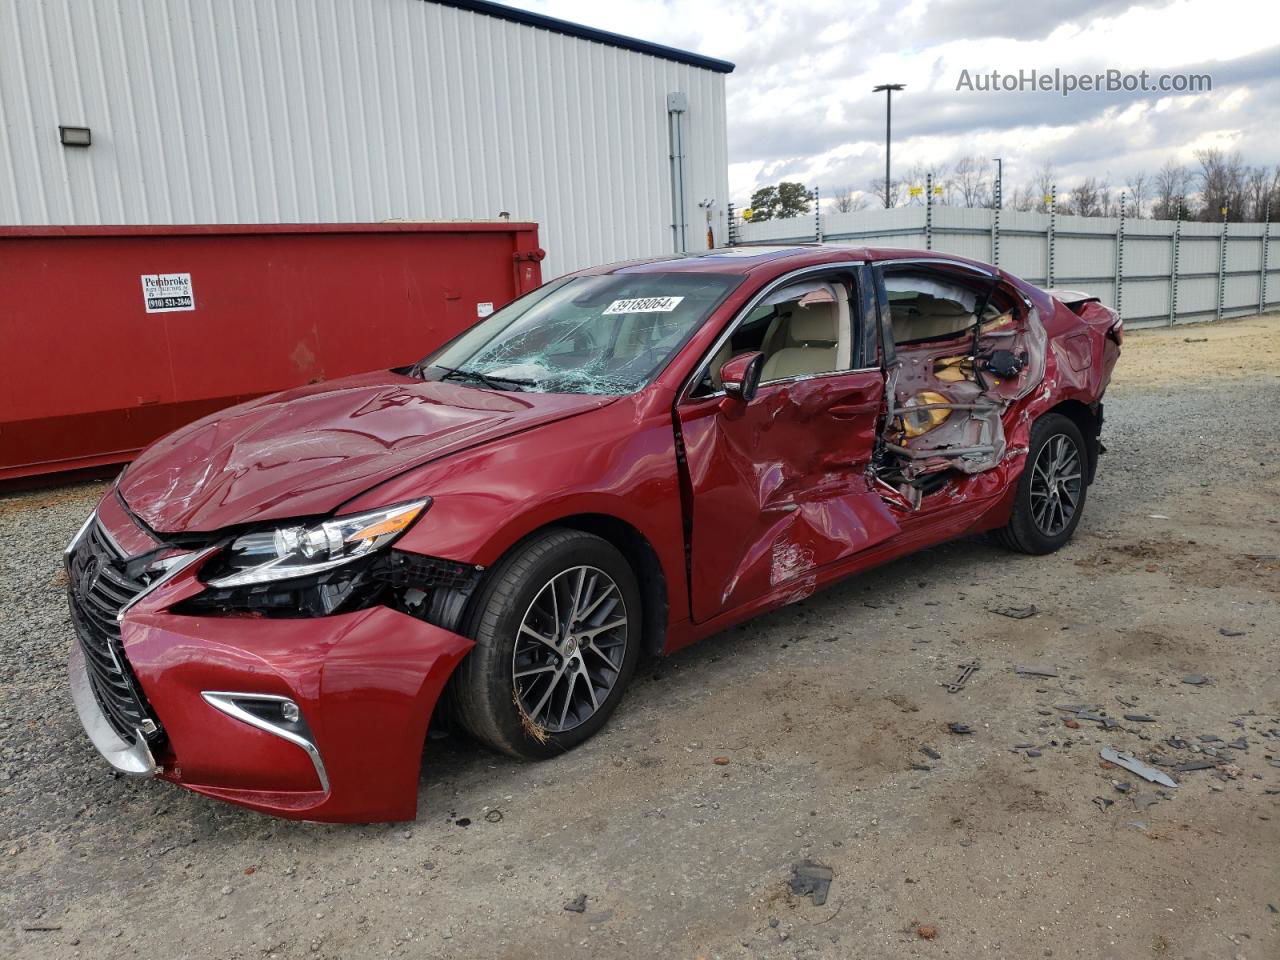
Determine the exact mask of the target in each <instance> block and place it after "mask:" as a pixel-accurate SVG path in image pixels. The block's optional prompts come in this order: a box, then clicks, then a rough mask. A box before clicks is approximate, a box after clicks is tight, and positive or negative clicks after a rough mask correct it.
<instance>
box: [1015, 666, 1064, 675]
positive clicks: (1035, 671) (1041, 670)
mask: <svg viewBox="0 0 1280 960" xmlns="http://www.w3.org/2000/svg"><path fill="white" fill-rule="evenodd" d="M1013 672H1014V673H1018V674H1021V675H1022V676H1024V677H1056V676H1057V675H1058V668H1057V667H1014V668H1013Z"/></svg>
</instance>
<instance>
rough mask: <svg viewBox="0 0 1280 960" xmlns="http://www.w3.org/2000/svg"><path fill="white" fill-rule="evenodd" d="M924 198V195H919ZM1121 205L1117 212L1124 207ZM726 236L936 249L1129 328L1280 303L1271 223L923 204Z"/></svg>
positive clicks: (743, 228) (736, 224) (816, 217)
mask: <svg viewBox="0 0 1280 960" xmlns="http://www.w3.org/2000/svg"><path fill="white" fill-rule="evenodd" d="M926 196H927V197H930V198H931V197H932V190H929V191H928V193H927V194H926ZM1122 209H1123V208H1122ZM729 213H730V218H729V222H730V230H729V242H730V244H735V243H770V242H774V243H776V242H784V241H789V242H795V241H805V242H813V241H815V240H817V241H823V242H826V243H841V244H849V245H851V246H879V247H909V248H913V249H924V250H937V251H940V252H943V253H954V254H959V255H961V256H966V257H971V258H973V259H975V260H982V261H985V262H987V263H994V264H996V265H997V266H1000V267H1003V268H1004V269H1005V270H1008V271H1009V272H1010V273H1012V274H1015V275H1016V276H1019V277H1022V278H1023V279H1024V280H1027V281H1029V282H1031V283H1034V284H1037V285H1040V286H1043V287H1060V288H1064V289H1069V290H1083V291H1085V292H1087V293H1090V294H1092V295H1094V296H1096V297H1099V298H1100V299H1101V300H1102V301H1103V302H1104V303H1106V304H1109V305H1110V306H1112V307H1114V308H1115V309H1116V310H1118V311H1119V312H1120V314H1121V315H1122V316H1123V317H1124V319H1125V323H1126V324H1128V325H1129V326H1131V327H1144V326H1159V325H1172V324H1174V323H1187V322H1191V321H1199V320H1215V319H1222V318H1223V317H1232V316H1242V315H1245V314H1252V313H1261V312H1263V311H1264V310H1268V309H1272V308H1275V307H1280V263H1278V262H1277V257H1276V253H1277V250H1276V248H1275V247H1274V243H1275V241H1276V240H1277V238H1275V237H1273V236H1272V231H1271V223H1270V221H1269V220H1268V221H1267V222H1266V223H1202V222H1198V221H1191V220H1138V219H1134V218H1132V217H1129V218H1126V217H1125V216H1123V214H1122V215H1121V216H1119V217H1075V216H1062V215H1059V214H1057V213H1056V212H1054V210H1053V205H1052V204H1050V212H1049V213H1025V212H1022V211H1018V210H1009V209H994V210H993V209H972V208H967V207H946V206H941V205H936V204H933V203H928V202H926V203H924V204H922V205H919V206H912V207H895V208H893V209H890V210H859V211H856V212H854V213H824V214H818V213H817V212H816V211H815V213H811V214H809V215H807V216H803V217H796V218H793V219H788V220H765V221H763V222H759V223H750V222H744V221H743V220H742V219H741V217H740V216H739V215H738V214H737V212H736V211H734V210H733V209H732V208H730V211H729Z"/></svg>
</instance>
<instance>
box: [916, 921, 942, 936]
mask: <svg viewBox="0 0 1280 960" xmlns="http://www.w3.org/2000/svg"><path fill="white" fill-rule="evenodd" d="M916 936H917V937H919V938H920V939H921V940H933V939H936V938H937V936H938V928H937V927H935V926H934V925H933V924H932V923H922V924H919V925H918V926H917V927H916Z"/></svg>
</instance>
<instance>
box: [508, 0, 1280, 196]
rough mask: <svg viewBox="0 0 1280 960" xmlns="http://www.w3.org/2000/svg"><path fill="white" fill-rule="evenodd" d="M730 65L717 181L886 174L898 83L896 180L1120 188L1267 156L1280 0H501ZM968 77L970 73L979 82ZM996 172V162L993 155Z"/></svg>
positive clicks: (864, 178)
mask: <svg viewBox="0 0 1280 960" xmlns="http://www.w3.org/2000/svg"><path fill="white" fill-rule="evenodd" d="M505 2H506V3H508V5H510V6H516V7H523V8H525V9H528V10H534V11H537V12H539V13H544V14H547V15H550V16H554V17H560V18H563V19H566V20H572V21H575V22H577V23H583V24H587V25H590V26H594V27H599V28H602V29H606V30H612V31H614V32H616V33H621V34H626V35H629V36H633V37H639V38H641V39H645V40H651V41H655V42H657V43H664V44H667V45H669V46H673V47H679V48H681V49H686V50H692V51H696V52H698V53H702V54H706V55H708V56H713V57H718V58H721V59H724V60H729V61H731V62H733V63H735V64H736V65H737V68H736V69H735V70H734V72H733V73H732V74H730V75H729V77H728V78H727V82H726V97H727V110H728V127H729V188H730V193H731V198H732V199H733V200H734V201H735V202H737V203H742V202H743V201H745V200H746V199H747V198H748V197H749V196H750V194H751V192H752V190H754V189H755V188H756V187H759V186H764V185H767V184H772V183H776V182H778V181H779V180H784V179H789V180H800V181H802V182H803V183H805V184H806V185H807V186H809V187H814V186H816V187H819V188H820V189H821V190H822V193H823V195H824V196H829V195H830V193H831V192H832V191H833V190H835V189H838V188H850V187H851V188H853V189H854V190H862V191H865V190H868V189H869V187H868V184H869V182H870V181H871V180H872V179H874V178H876V177H880V178H883V176H884V121H885V117H884V106H885V105H884V94H883V93H881V94H874V93H872V92H871V88H872V87H873V86H875V85H876V84H879V83H903V84H906V90H904V91H903V92H902V93H895V94H894V103H893V161H894V164H893V166H894V176H895V178H896V177H898V176H900V175H903V174H905V173H906V172H907V169H908V168H909V167H911V166H912V165H915V164H919V165H926V166H928V165H937V164H944V163H945V164H953V163H954V162H955V161H956V160H957V159H959V158H960V157H963V156H973V157H976V158H979V159H980V160H982V161H984V162H990V160H991V158H993V157H1002V158H1003V160H1004V178H1005V179H1004V189H1005V192H1006V195H1009V194H1010V193H1011V191H1012V190H1013V189H1014V188H1016V187H1018V186H1021V185H1022V184H1024V183H1029V182H1031V181H1032V179H1033V177H1034V176H1035V174H1036V173H1037V171H1039V170H1040V169H1041V168H1042V167H1043V166H1044V165H1045V164H1046V163H1050V164H1052V165H1053V168H1054V170H1055V173H1056V182H1057V183H1058V185H1059V189H1060V190H1063V191H1065V190H1070V189H1071V187H1072V186H1073V185H1075V184H1076V183H1078V182H1079V181H1080V180H1081V179H1083V178H1084V177H1088V176H1094V177H1099V178H1105V179H1107V180H1108V181H1109V182H1110V183H1111V184H1112V185H1113V186H1117V187H1119V186H1122V185H1123V184H1124V182H1125V180H1126V178H1128V177H1130V176H1132V175H1133V174H1134V173H1136V172H1139V171H1146V172H1147V173H1154V171H1155V170H1157V169H1158V168H1159V167H1161V166H1162V165H1163V164H1164V163H1165V162H1166V161H1168V160H1170V159H1172V160H1174V161H1175V162H1178V163H1185V164H1188V165H1194V162H1195V153H1196V151H1197V150H1199V149H1203V148H1206V147H1218V148H1221V149H1223V150H1226V151H1228V152H1230V151H1235V150H1238V151H1240V153H1241V154H1242V156H1243V157H1244V159H1245V161H1246V163H1250V164H1255V165H1262V164H1266V165H1275V164H1277V163H1280V31H1278V30H1276V29H1275V27H1276V26H1280V7H1278V6H1277V5H1276V4H1275V3H1274V0H1265V2H1264V0H1147V2H1143V3H1132V2H1126V0H1060V2H1038V3H1037V2H1028V0H1022V2H1020V3H1018V2H1012V0H909V2H897V3H889V2H883V0H882V2H878V3H877V2H875V0H862V2H857V3H851V2H848V0H844V2H835V0H607V2H604V3H602V2H600V0H505ZM1032 68H1036V69H1038V70H1040V71H1042V72H1043V71H1050V72H1051V71H1053V70H1054V69H1055V68H1057V69H1060V70H1062V71H1063V72H1071V73H1077V74H1090V75H1092V74H1095V73H1099V72H1105V71H1106V70H1109V69H1113V70H1119V71H1123V72H1126V73H1137V72H1138V71H1141V70H1144V69H1145V70H1147V71H1149V72H1150V73H1151V74H1152V75H1153V76H1154V75H1158V74H1160V73H1168V74H1174V73H1195V74H1209V75H1210V76H1211V77H1212V79H1213V89H1212V90H1211V91H1209V92H1201V93H1195V94H1176V93H1160V92H1154V91H1152V92H1146V93H1143V92H1136V91H1134V92H1126V91H1117V92H1105V91H1103V92H1093V91H1090V92H1080V91H1077V92H1074V93H1073V94H1072V95H1071V96H1069V97H1063V96H1062V95H1061V94H1060V93H1055V92H1040V91H1027V92H1003V91H999V92H981V91H977V90H970V89H957V87H958V85H959V84H960V82H961V79H962V77H963V73H962V71H966V70H967V71H968V72H969V77H970V78H971V79H973V78H976V76H977V75H979V74H990V72H991V71H992V70H999V71H1002V72H1007V73H1014V72H1017V71H1018V70H1022V69H1027V70H1029V69H1032ZM974 84H975V85H976V84H977V81H976V79H975V80H974ZM992 169H994V166H993V168H992Z"/></svg>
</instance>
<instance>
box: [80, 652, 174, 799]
mask: <svg viewBox="0 0 1280 960" xmlns="http://www.w3.org/2000/svg"><path fill="white" fill-rule="evenodd" d="M67 677H68V680H69V681H70V684H71V699H72V701H73V702H74V703H75V705H76V713H77V714H79V715H80V724H81V725H82V726H83V727H84V731H85V733H87V734H88V735H89V739H90V740H91V741H92V742H93V745H94V746H95V747H97V748H98V752H99V753H100V754H102V755H103V756H104V757H105V758H106V760H107V763H109V764H111V766H113V767H115V768H116V769H117V770H119V771H120V772H121V773H127V774H129V775H130V776H134V777H150V776H154V775H155V773H156V761H155V758H154V757H152V756H151V748H150V747H148V746H147V741H146V739H145V738H144V737H143V736H142V731H138V735H137V737H136V739H135V740H134V742H132V743H128V742H126V741H125V740H123V739H121V737H120V735H119V734H117V733H116V732H115V730H113V729H112V727H111V723H110V722H109V721H108V720H107V716H106V714H105V713H103V712H102V707H101V706H99V705H98V700H97V698H96V697H94V695H93V689H92V687H91V686H90V684H89V668H88V666H87V665H86V664H85V662H84V651H82V650H81V649H80V644H79V643H73V644H72V645H71V656H70V658H68V660H67Z"/></svg>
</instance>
